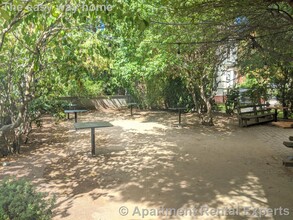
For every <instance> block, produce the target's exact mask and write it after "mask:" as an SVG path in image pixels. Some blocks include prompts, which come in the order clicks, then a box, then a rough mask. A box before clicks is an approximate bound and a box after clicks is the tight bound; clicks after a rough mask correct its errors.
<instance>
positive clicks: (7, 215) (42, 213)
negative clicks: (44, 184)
mask: <svg viewBox="0 0 293 220" xmlns="http://www.w3.org/2000/svg"><path fill="white" fill-rule="evenodd" d="M44 197H45V194H44V193H39V192H36V190H35V188H34V186H33V185H32V184H31V183H30V182H28V181H25V180H15V179H4V180H2V181H1V182H0V219H1V220H12V219H13V220H32V219H35V220H47V219H51V216H52V211H51V210H52V208H53V204H54V199H50V200H46V199H45V198H44Z"/></svg>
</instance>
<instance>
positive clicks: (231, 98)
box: [225, 88, 239, 114]
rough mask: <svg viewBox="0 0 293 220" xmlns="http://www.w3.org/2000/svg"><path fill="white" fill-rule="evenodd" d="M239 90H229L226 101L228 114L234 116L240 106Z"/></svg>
mask: <svg viewBox="0 0 293 220" xmlns="http://www.w3.org/2000/svg"><path fill="white" fill-rule="evenodd" d="M238 99H239V88H233V89H229V90H228V92H227V98H226V101H225V110H226V114H233V112H234V109H235V108H236V106H237V104H238Z"/></svg>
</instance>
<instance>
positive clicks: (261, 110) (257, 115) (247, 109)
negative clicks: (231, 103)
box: [237, 104, 277, 127]
mask: <svg viewBox="0 0 293 220" xmlns="http://www.w3.org/2000/svg"><path fill="white" fill-rule="evenodd" d="M237 113H238V120H239V126H240V127H247V126H249V125H255V124H261V123H266V122H271V121H274V120H275V119H276V117H277V116H276V115H275V112H271V108H269V106H268V105H267V104H251V105H242V106H241V105H239V106H237ZM248 121H249V123H248Z"/></svg>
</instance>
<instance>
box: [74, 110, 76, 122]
mask: <svg viewBox="0 0 293 220" xmlns="http://www.w3.org/2000/svg"><path fill="white" fill-rule="evenodd" d="M74 121H75V123H76V122H77V112H74Z"/></svg>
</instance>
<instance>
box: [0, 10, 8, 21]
mask: <svg viewBox="0 0 293 220" xmlns="http://www.w3.org/2000/svg"><path fill="white" fill-rule="evenodd" d="M0 14H1V17H3V18H4V19H5V20H7V21H8V20H10V15H9V13H8V12H7V11H5V10H4V9H2V8H0Z"/></svg>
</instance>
